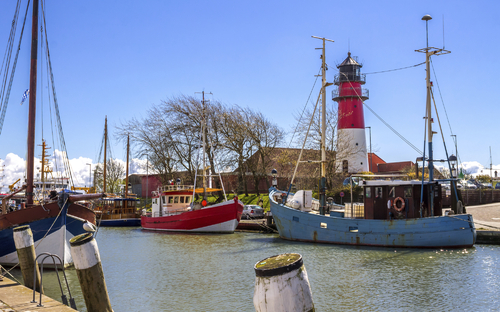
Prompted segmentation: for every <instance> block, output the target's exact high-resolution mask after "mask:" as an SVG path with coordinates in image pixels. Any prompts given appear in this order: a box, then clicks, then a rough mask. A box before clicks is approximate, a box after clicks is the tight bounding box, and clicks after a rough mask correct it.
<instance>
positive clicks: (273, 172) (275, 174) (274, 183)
mask: <svg viewBox="0 0 500 312" xmlns="http://www.w3.org/2000/svg"><path fill="white" fill-rule="evenodd" d="M271 176H272V177H273V181H272V186H273V187H276V188H277V187H278V170H276V169H273V170H271Z"/></svg>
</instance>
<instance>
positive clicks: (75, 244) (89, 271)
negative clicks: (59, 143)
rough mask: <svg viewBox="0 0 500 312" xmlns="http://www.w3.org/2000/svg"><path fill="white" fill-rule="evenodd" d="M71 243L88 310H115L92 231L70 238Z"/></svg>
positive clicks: (104, 311)
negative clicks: (112, 306)
mask: <svg viewBox="0 0 500 312" xmlns="http://www.w3.org/2000/svg"><path fill="white" fill-rule="evenodd" d="M69 243H70V245H71V257H73V262H74V264H75V269H76V274H77V275H78V280H79V281H80V287H81V288H82V294H83V298H84V299H85V305H86V306H87V310H88V311H100V312H101V311H102V312H108V311H113V309H112V308H111V303H110V301H109V296H108V289H107V288H106V281H105V280H104V273H103V271H102V265H101V257H100V256H99V249H98V248H97V242H96V241H95V239H94V237H93V236H92V233H85V234H81V235H78V236H75V237H73V238H72V239H70V241H69Z"/></svg>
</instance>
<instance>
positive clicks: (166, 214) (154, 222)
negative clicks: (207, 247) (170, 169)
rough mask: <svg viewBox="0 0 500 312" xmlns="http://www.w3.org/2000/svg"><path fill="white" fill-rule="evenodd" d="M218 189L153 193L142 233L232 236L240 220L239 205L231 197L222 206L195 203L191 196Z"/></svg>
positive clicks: (166, 188)
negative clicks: (221, 234)
mask: <svg viewBox="0 0 500 312" xmlns="http://www.w3.org/2000/svg"><path fill="white" fill-rule="evenodd" d="M216 191H219V190H218V189H210V188H207V189H206V191H205V190H204V189H203V188H198V189H194V186H191V185H167V186H164V187H162V188H161V189H159V190H158V191H155V192H153V197H152V198H153V201H152V210H151V213H147V214H146V213H143V215H142V217H141V226H142V227H143V228H144V229H146V230H156V231H172V232H196V233H233V232H234V230H235V229H236V227H237V226H238V223H239V222H240V220H241V214H242V212H243V203H242V202H241V201H239V200H238V198H237V197H235V198H234V199H232V200H228V201H225V202H222V203H218V204H213V205H207V202H206V200H205V199H204V200H202V202H201V203H195V202H194V201H193V200H192V199H193V198H194V196H195V194H199V193H204V192H205V193H206V192H216Z"/></svg>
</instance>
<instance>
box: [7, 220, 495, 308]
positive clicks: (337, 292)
mask: <svg viewBox="0 0 500 312" xmlns="http://www.w3.org/2000/svg"><path fill="white" fill-rule="evenodd" d="M96 240H97V243H98V245H99V250H100V254H101V261H102V266H103V269H104V275H105V278H106V284H107V288H108V291H109V297H110V299H111V304H112V306H113V309H114V311H116V312H120V311H255V309H254V307H253V301H252V297H253V291H254V282H255V273H254V269H253V266H254V264H255V263H256V262H258V261H259V260H262V259H264V258H266V257H269V256H273V255H277V254H281V253H299V254H301V255H302V256H303V259H304V265H305V266H306V269H307V273H308V275H309V281H310V283H311V289H312V293H313V300H314V304H315V307H316V311H342V310H345V311H351V310H354V311H490V310H492V311H498V310H500V265H499V263H500V247H497V246H493V245H476V247H474V248H467V249H458V250H440V249H437V250H436V249H430V250H425V249H394V248H370V247H353V246H336V245H324V244H310V243H299V242H290V241H284V240H282V239H280V238H279V237H278V235H277V234H257V233H235V234H229V235H227V234H226V235H191V234H168V233H159V232H149V231H144V230H141V229H140V228H101V229H99V232H98V234H97V237H96ZM13 272H14V275H15V276H16V278H19V279H21V278H22V277H21V273H20V271H19V270H14V271H13ZM67 275H68V279H69V282H70V287H71V290H72V295H74V296H75V297H76V303H77V308H78V310H80V311H85V303H84V301H83V297H82V295H81V293H80V288H79V284H78V279H77V276H76V272H75V270H74V269H69V270H67ZM43 283H44V289H45V291H46V294H47V295H49V296H50V297H52V298H54V299H57V300H60V290H59V285H58V283H57V279H56V277H55V273H54V272H53V271H49V272H47V271H46V272H45V273H44V278H43Z"/></svg>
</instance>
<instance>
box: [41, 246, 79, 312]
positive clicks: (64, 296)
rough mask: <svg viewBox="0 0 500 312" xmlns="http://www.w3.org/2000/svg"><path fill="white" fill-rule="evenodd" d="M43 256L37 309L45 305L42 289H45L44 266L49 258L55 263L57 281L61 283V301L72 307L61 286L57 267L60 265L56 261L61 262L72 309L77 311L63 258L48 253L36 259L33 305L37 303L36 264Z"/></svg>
mask: <svg viewBox="0 0 500 312" xmlns="http://www.w3.org/2000/svg"><path fill="white" fill-rule="evenodd" d="M41 256H44V257H43V259H42V262H41V267H42V268H41V270H40V286H39V287H40V288H39V289H38V291H39V292H40V302H39V303H38V305H37V307H43V304H42V287H43V264H44V262H45V259H47V258H51V259H52V262H53V263H54V269H55V270H56V275H57V281H58V282H59V288H60V289H61V300H62V303H63V304H65V305H67V306H70V305H69V304H68V298H67V297H66V295H65V294H64V291H63V287H62V284H61V279H60V278H59V272H58V270H57V266H58V264H56V260H55V259H57V260H59V265H60V266H61V270H62V272H63V276H64V281H65V282H66V288H67V289H68V293H69V302H70V304H71V308H73V309H75V310H76V304H75V299H74V298H73V297H72V296H71V291H70V289H69V284H68V279H67V278H66V272H65V271H64V265H63V262H62V260H61V258H60V257H59V256H58V255H55V254H51V253H48V252H43V253H41V254H39V255H38V256H37V257H36V259H35V265H34V269H33V270H34V273H33V276H34V278H33V285H34V286H33V301H31V303H36V300H35V296H36V269H37V265H36V262H37V260H38V258H40V257H41Z"/></svg>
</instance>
